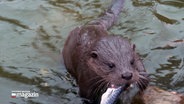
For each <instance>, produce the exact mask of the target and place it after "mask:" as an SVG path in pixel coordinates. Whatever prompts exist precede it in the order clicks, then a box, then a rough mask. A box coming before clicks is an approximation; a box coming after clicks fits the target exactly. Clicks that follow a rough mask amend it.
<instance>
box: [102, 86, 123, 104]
mask: <svg viewBox="0 0 184 104" xmlns="http://www.w3.org/2000/svg"><path fill="white" fill-rule="evenodd" d="M122 91H123V88H122V86H120V87H117V88H113V87H112V88H107V90H106V92H105V93H104V94H103V95H102V97H101V102H100V104H114V102H115V101H116V100H117V98H118V97H119V95H120V94H121V92H122Z"/></svg>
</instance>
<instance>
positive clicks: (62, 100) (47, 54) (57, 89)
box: [0, 0, 184, 104]
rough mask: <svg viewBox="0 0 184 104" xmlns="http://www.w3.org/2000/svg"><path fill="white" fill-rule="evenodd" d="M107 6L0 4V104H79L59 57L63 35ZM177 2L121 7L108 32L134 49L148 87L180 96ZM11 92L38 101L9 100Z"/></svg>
mask: <svg viewBox="0 0 184 104" xmlns="http://www.w3.org/2000/svg"><path fill="white" fill-rule="evenodd" d="M110 2H111V0H107V1H106V2H104V1H103V0H37V1H34V0H33V1H31V0H30V1H25V0H0V82H1V85H0V90H1V93H0V96H1V98H2V99H3V100H0V103H2V104H15V103H16V104H80V103H81V100H80V98H79V96H78V94H77V93H78V87H77V85H76V83H75V81H74V79H72V78H71V76H70V75H69V73H68V72H67V71H66V70H65V67H64V65H63V61H62V58H61V55H60V51H61V50H62V47H63V44H64V42H65V39H66V37H67V35H68V33H69V32H70V31H71V30H72V29H73V28H74V27H76V26H79V25H81V24H85V23H86V22H88V21H90V20H91V19H94V18H96V17H97V16H98V15H100V14H101V13H102V12H103V11H104V10H105V8H106V7H108V5H109V3H110ZM183 7H184V2H183V0H132V1H127V2H126V5H125V9H124V10H123V12H122V14H121V17H120V18H119V21H118V22H117V24H116V25H115V26H114V27H113V29H111V30H110V32H114V33H116V34H122V36H124V37H127V38H129V39H130V40H131V42H132V43H135V44H136V46H137V51H138V52H139V53H140V54H141V56H142V58H143V62H144V64H145V67H146V69H147V70H148V71H149V73H150V74H151V78H152V84H153V85H158V86H160V87H162V88H164V89H167V90H174V91H178V92H181V93H184V88H183V86H184V84H183V83H181V82H183V81H184V63H183V60H184V54H183V53H184V30H183V27H184V21H183V20H184V8H183ZM13 90H29V91H35V92H38V93H39V95H40V96H39V97H38V98H34V99H25V98H16V99H13V98H11V97H10V96H11V91H13Z"/></svg>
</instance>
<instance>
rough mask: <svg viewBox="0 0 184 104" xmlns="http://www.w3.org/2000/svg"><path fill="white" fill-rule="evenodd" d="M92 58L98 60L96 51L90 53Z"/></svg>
mask: <svg viewBox="0 0 184 104" xmlns="http://www.w3.org/2000/svg"><path fill="white" fill-rule="evenodd" d="M90 56H91V57H92V58H97V57H98V54H97V52H96V51H92V52H91V53H90Z"/></svg>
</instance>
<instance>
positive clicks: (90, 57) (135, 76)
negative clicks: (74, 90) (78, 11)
mask: <svg viewBox="0 0 184 104" xmlns="http://www.w3.org/2000/svg"><path fill="white" fill-rule="evenodd" d="M123 4H124V0H114V2H112V5H111V6H110V7H109V9H108V10H107V11H106V12H105V14H104V15H103V16H102V17H100V18H98V19H97V20H94V21H92V22H89V23H88V24H86V25H84V26H81V27H77V28H75V29H74V30H73V31H71V32H70V35H69V37H68V38H67V41H66V43H65V45H64V49H63V51H62V54H63V58H64V64H65V66H66V68H67V70H68V72H69V73H70V74H71V75H72V76H73V77H74V78H75V79H76V81H77V84H78V85H79V93H80V96H81V97H83V98H85V99H88V100H89V101H90V102H91V103H93V104H98V103H99V99H100V96H101V95H102V93H103V92H104V90H106V89H107V87H109V86H111V85H115V86H125V85H126V86H127V87H128V86H129V85H130V84H136V85H138V87H139V88H140V90H144V89H145V88H146V87H147V85H148V82H149V81H148V75H147V73H146V71H145V68H144V66H143V64H142V61H141V60H140V58H139V56H138V54H136V52H135V45H133V44H131V43H130V42H129V41H128V40H126V39H124V38H122V37H121V36H117V35H108V32H107V30H108V29H109V28H111V27H112V25H113V24H114V23H115V21H116V19H117V17H118V15H119V13H120V12H121V9H122V8H123ZM88 103H89V102H88Z"/></svg>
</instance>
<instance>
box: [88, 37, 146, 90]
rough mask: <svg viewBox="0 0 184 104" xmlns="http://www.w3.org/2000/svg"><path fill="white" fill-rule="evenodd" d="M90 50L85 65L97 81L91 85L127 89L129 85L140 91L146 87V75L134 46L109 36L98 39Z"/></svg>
mask: <svg viewBox="0 0 184 104" xmlns="http://www.w3.org/2000/svg"><path fill="white" fill-rule="evenodd" d="M90 49H91V50H90V52H89V57H90V58H89V60H88V62H87V64H88V66H89V67H91V68H92V69H93V71H94V72H95V73H96V74H97V77H96V79H99V80H97V81H96V82H95V83H93V84H96V85H98V87H101V88H102V87H103V88H104V87H105V88H107V87H109V86H111V85H115V86H125V85H126V86H127V87H129V85H130V84H136V85H137V86H138V87H139V88H140V89H141V90H144V89H145V88H146V87H147V85H148V82H149V81H148V74H147V73H146V71H145V69H144V66H143V64H142V62H141V60H140V59H139V56H138V55H137V54H136V52H135V45H132V44H131V43H130V42H129V41H128V40H126V39H124V38H122V37H120V36H112V35H109V36H105V37H102V38H100V39H99V40H98V41H96V43H94V45H93V46H92V47H91V48H90ZM100 78H101V79H100ZM94 79H95V78H94Z"/></svg>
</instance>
